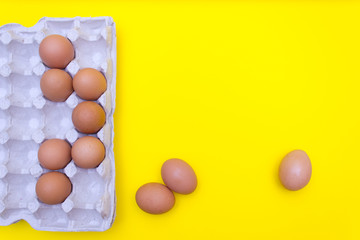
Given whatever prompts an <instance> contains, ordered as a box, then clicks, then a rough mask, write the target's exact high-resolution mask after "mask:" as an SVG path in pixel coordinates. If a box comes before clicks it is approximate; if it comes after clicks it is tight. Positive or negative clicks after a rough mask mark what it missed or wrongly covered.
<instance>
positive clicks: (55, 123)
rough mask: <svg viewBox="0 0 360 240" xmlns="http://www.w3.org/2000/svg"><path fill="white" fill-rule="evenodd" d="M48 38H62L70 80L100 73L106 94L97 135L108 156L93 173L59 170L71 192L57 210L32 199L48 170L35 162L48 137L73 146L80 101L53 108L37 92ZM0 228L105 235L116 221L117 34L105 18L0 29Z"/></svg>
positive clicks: (47, 20) (46, 21)
mask: <svg viewBox="0 0 360 240" xmlns="http://www.w3.org/2000/svg"><path fill="white" fill-rule="evenodd" d="M51 34H60V35H62V36H65V37H67V38H68V39H69V40H70V41H71V42H72V44H73V46H74V49H75V59H74V60H73V61H71V62H70V63H69V65H68V66H67V67H66V69H65V71H67V72H68V73H69V74H70V75H71V76H72V77H74V75H75V74H76V73H77V71H78V70H79V69H82V68H87V67H90V68H95V69H97V70H99V71H101V72H102V73H104V74H105V77H106V79H107V90H106V92H105V93H104V94H103V95H102V96H101V97H100V98H99V99H98V100H97V102H98V103H99V104H100V105H101V106H102V107H103V108H104V110H105V113H106V123H105V125H104V127H103V128H102V129H101V130H100V131H99V132H98V133H97V134H93V135H92V136H97V137H98V138H99V139H100V140H101V141H102V142H103V143H104V145H105V149H106V157H105V159H104V161H103V162H102V163H101V164H100V165H99V166H98V167H97V168H95V169H82V168H79V167H77V166H76V165H75V164H74V162H73V161H71V162H70V163H69V164H68V165H67V166H66V167H65V168H64V169H62V170H59V171H60V172H63V173H65V174H66V175H67V176H68V177H69V178H70V180H71V182H72V186H73V188H72V193H71V194H70V195H69V197H68V198H67V199H66V200H65V201H64V202H63V203H62V204H57V205H47V204H44V203H42V202H40V201H39V200H38V198H37V196H36V192H35V186H36V182H37V179H38V178H39V177H40V176H41V175H42V174H43V173H45V172H48V171H49V170H47V169H45V168H43V167H42V166H41V165H40V164H39V161H38V157H37V152H38V149H39V146H40V144H41V143H42V142H43V141H44V140H46V139H50V138H60V139H66V140H67V141H68V142H69V143H70V144H73V143H74V142H75V141H76V140H77V139H78V138H79V137H82V136H84V135H85V134H81V133H79V132H77V131H76V130H75V128H74V125H73V123H72V120H71V115H72V111H73V109H74V108H75V107H76V105H77V104H78V103H80V102H81V101H83V100H81V99H80V98H79V97H78V96H77V95H76V94H75V92H74V93H73V94H72V95H70V96H69V98H68V99H67V100H66V101H65V102H51V101H49V100H47V99H45V98H44V96H43V94H42V92H41V89H40V79H41V76H42V74H43V73H44V72H45V71H47V70H48V67H47V66H45V65H44V64H43V63H42V61H41V59H40V56H39V44H40V42H41V41H42V39H43V38H45V37H46V36H48V35H51ZM0 53H1V55H0V143H1V145H0V225H2V226H4V225H9V224H12V223H14V222H16V221H19V220H20V219H24V220H26V221H27V222H28V223H29V224H30V225H31V226H32V227H33V228H35V229H38V230H47V231H104V230H107V229H108V228H110V227H111V225H112V222H113V220H114V217H115V162H114V152H113V139H114V128H113V126H114V121H113V113H114V108H115V86H116V33H115V23H114V22H113V20H112V18H111V17H96V18H81V17H75V18H42V19H41V20H40V21H39V22H38V23H37V24H36V25H35V26H33V27H30V28H26V27H23V26H21V25H19V24H7V25H4V26H2V27H0Z"/></svg>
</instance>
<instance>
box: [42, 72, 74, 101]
mask: <svg viewBox="0 0 360 240" xmlns="http://www.w3.org/2000/svg"><path fill="white" fill-rule="evenodd" d="M40 88H41V91H42V92H43V94H44V96H45V97H46V98H47V99H49V100H51V101H54V102H63V101H65V100H66V99H67V98H68V97H69V96H70V95H71V93H72V92H73V91H74V90H73V85H72V78H71V76H70V75H69V74H68V73H67V72H65V71H64V70H60V69H50V70H48V71H46V72H45V73H44V74H43V76H42V77H41V80H40Z"/></svg>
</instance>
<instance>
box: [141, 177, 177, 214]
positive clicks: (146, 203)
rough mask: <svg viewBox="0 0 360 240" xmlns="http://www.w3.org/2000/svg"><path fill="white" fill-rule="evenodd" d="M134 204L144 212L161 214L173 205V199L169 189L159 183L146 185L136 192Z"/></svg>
mask: <svg viewBox="0 0 360 240" xmlns="http://www.w3.org/2000/svg"><path fill="white" fill-rule="evenodd" d="M135 198H136V203H137V204H138V206H139V207H140V208H141V209H142V210H143V211H145V212H147V213H151V214H161V213H165V212H167V211H169V210H170V209H171V208H173V206H174V204H175V197H174V194H173V193H172V191H170V189H169V188H167V187H166V186H164V185H163V184H160V183H147V184H144V185H143V186H141V187H140V188H139V189H138V190H137V192H136V197H135Z"/></svg>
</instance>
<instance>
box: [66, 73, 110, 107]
mask: <svg viewBox="0 0 360 240" xmlns="http://www.w3.org/2000/svg"><path fill="white" fill-rule="evenodd" d="M73 86H74V90H75V92H76V94H77V95H78V96H79V97H81V98H82V99H85V100H97V99H98V98H99V97H100V96H101V94H103V93H104V92H105V90H106V79H105V77H104V75H102V73H101V72H99V71H98V70H96V69H93V68H84V69H81V70H80V71H78V72H77V73H76V75H75V76H74V81H73Z"/></svg>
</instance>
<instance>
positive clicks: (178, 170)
mask: <svg viewBox="0 0 360 240" xmlns="http://www.w3.org/2000/svg"><path fill="white" fill-rule="evenodd" d="M161 177H162V179H163V181H164V183H165V185H166V186H168V187H169V188H170V189H171V190H173V191H174V192H177V193H181V194H189V193H192V192H193V191H195V189H196V187H197V178H196V174H195V172H194V170H193V169H192V167H191V166H190V165H189V164H187V163H186V162H185V161H183V160H181V159H177V158H173V159H169V160H167V161H165V162H164V164H163V165H162V167H161Z"/></svg>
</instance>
